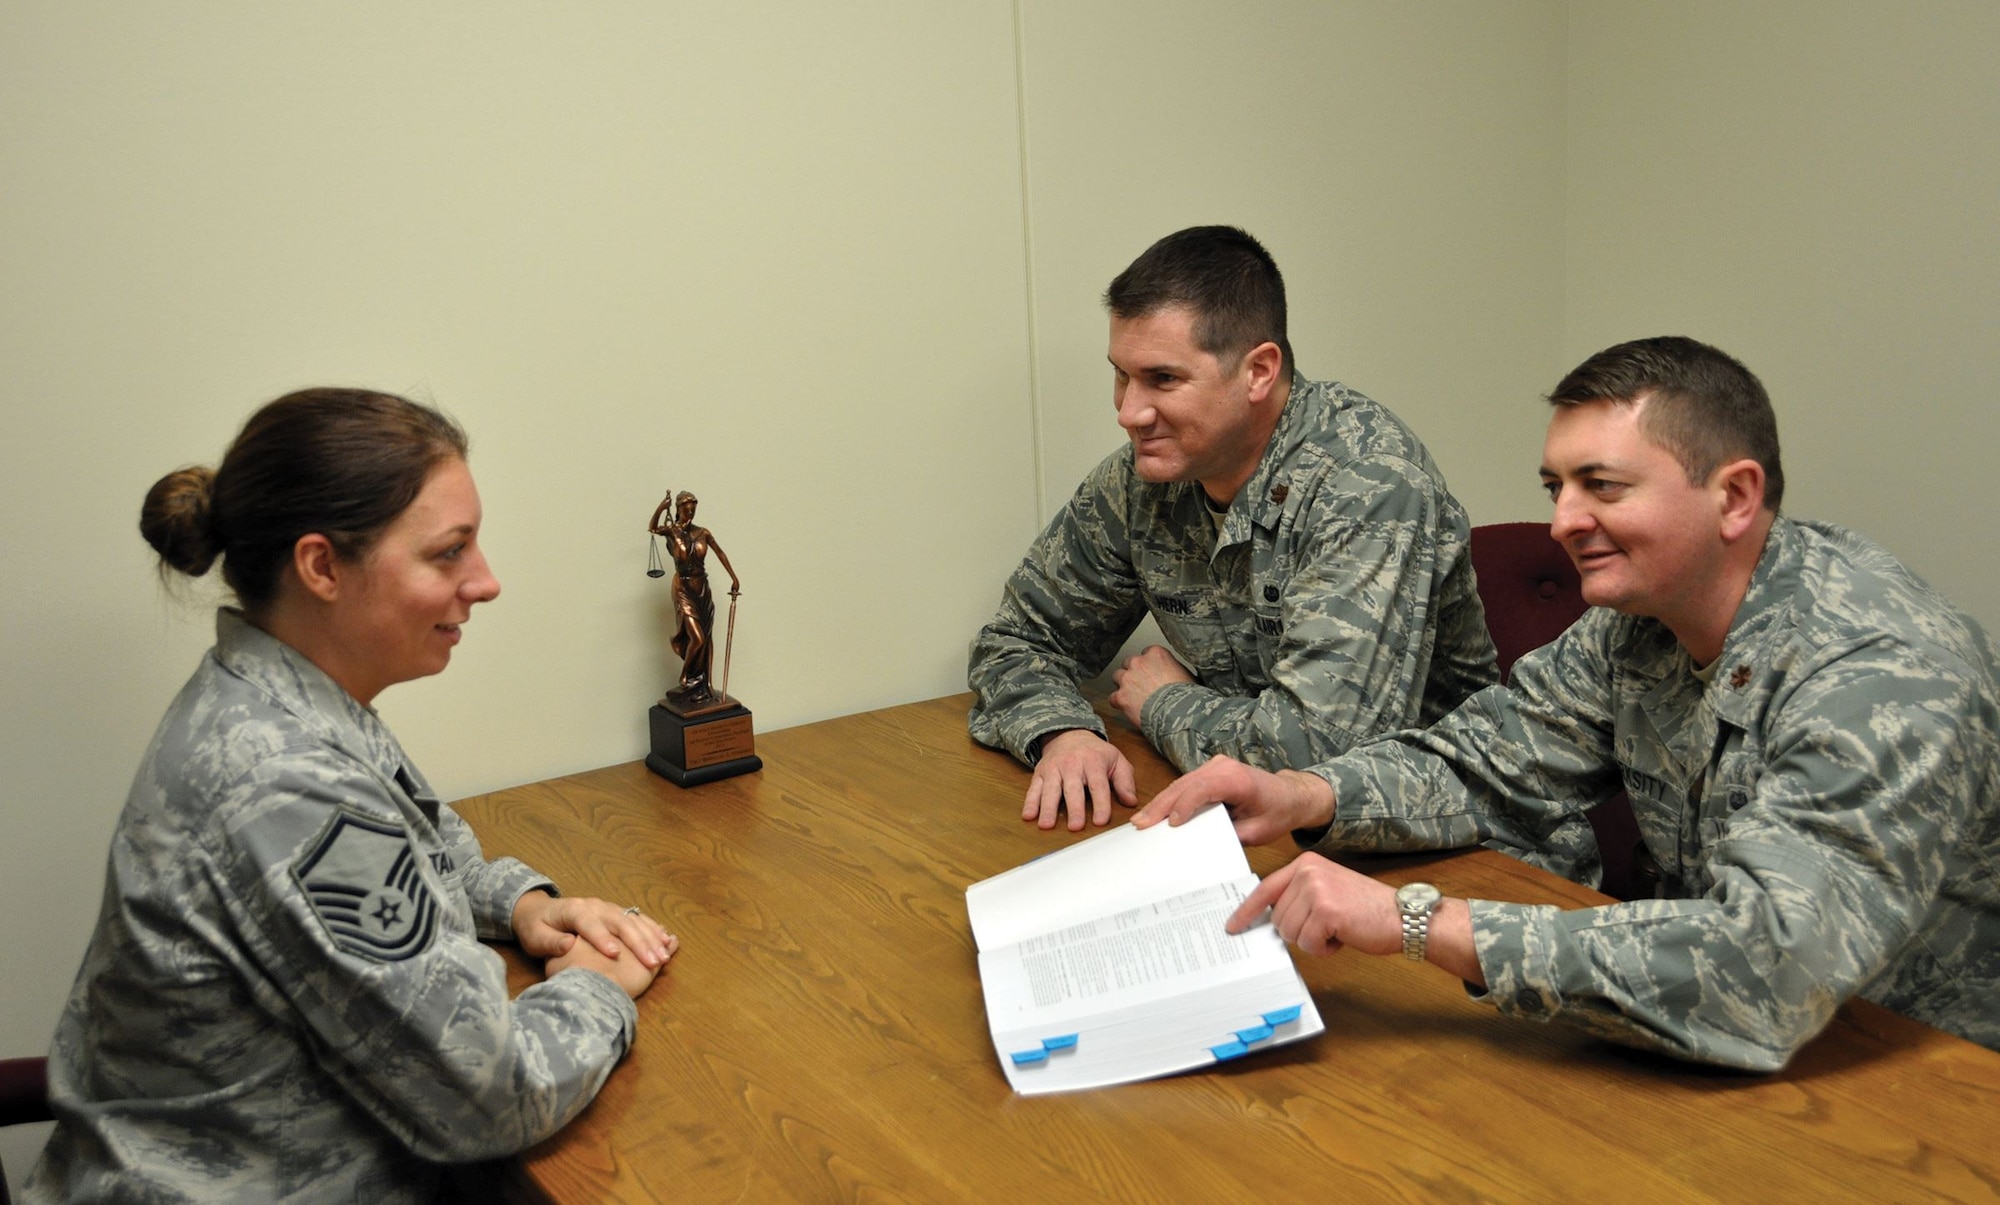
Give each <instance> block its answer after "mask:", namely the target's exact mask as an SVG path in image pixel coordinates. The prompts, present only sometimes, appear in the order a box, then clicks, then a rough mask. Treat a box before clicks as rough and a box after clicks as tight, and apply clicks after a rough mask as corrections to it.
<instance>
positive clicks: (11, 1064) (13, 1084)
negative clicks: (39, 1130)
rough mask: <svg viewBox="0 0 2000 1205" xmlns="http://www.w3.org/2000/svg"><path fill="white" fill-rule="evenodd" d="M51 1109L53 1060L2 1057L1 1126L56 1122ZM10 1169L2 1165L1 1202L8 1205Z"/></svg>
mask: <svg viewBox="0 0 2000 1205" xmlns="http://www.w3.org/2000/svg"><path fill="white" fill-rule="evenodd" d="M54 1118H55V1114H53V1113H51V1112H49V1061H48V1060H47V1059H0V1126H14V1125H26V1124H28V1123H29V1122H32V1121H52V1120H54ZM7 1200H8V1198H7V1172H6V1169H5V1168H0V1205H7Z"/></svg>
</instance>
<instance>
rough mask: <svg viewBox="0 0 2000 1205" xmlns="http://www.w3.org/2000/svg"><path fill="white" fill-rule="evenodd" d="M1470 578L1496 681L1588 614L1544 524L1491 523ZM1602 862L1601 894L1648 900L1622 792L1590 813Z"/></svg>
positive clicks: (1478, 536) (1477, 537) (1480, 532)
mask: <svg viewBox="0 0 2000 1205" xmlns="http://www.w3.org/2000/svg"><path fill="white" fill-rule="evenodd" d="M1472 571H1473V572H1474V573H1475V574H1477V575H1478V577H1479V602H1480V605H1482V606H1483V607H1485V608H1486V628H1487V630H1488V631H1490V632H1491V633H1493V647H1494V648H1495V649H1496V650H1498V652H1499V654H1500V678H1501V680H1502V681H1506V680H1507V679H1508V678H1509V677H1510V676H1511V675H1512V673H1513V670H1514V662H1515V661H1517V660H1519V659H1520V657H1521V654H1523V653H1525V652H1528V651H1529V650H1531V649H1538V648H1540V647H1542V646H1543V645H1545V644H1547V643H1548V642H1549V641H1551V640H1554V639H1555V638H1556V637H1558V636H1560V635H1562V634H1563V632H1564V631H1566V630H1567V629H1568V628H1569V625H1571V624H1573V623H1575V622H1576V620H1577V617H1578V616H1580V615H1582V614H1583V613H1584V611H1585V610H1587V609H1588V607H1587V606H1586V605H1585V603H1584V601H1583V581H1582V579H1581V578H1579V577H1578V576H1577V573H1576V566H1575V565H1572V564H1571V563H1570V559H1569V554H1568V553H1567V552H1564V551H1563V547H1562V545H1560V544H1558V543H1556V542H1555V540H1554V539H1553V538H1551V537H1550V535H1549V526H1548V524H1546V523H1489V524H1487V525H1486V526H1484V527H1475V528H1473V529H1472ZM1587 815H1588V816H1589V819H1590V827H1591V828H1592V829H1594V830H1596V832H1597V847H1598V851H1599V853H1600V854H1601V855H1602V856H1603V858H1604V885H1603V889H1604V893H1605V894H1606V895H1615V896H1617V897H1618V898H1619V899H1621V900H1629V899H1636V898H1639V897H1640V896H1650V895H1651V894H1652V893H1651V892H1650V891H1648V890H1646V889H1645V886H1644V884H1643V883H1642V882H1641V881H1640V879H1639V877H1638V875H1637V873H1636V868H1635V866H1634V864H1633V855H1634V853H1635V851H1636V850H1637V849H1638V847H1639V823H1638V821H1636V820H1634V819H1633V818H1632V804H1631V801H1630V800H1628V799H1626V798H1625V792H1623V791H1620V792H1618V794H1617V795H1615V796H1613V797H1612V798H1610V799H1607V800H1605V801H1604V802H1603V803H1600V804H1598V805H1597V806H1596V807H1594V808H1592V809H1590V811H1589V812H1588V813H1587Z"/></svg>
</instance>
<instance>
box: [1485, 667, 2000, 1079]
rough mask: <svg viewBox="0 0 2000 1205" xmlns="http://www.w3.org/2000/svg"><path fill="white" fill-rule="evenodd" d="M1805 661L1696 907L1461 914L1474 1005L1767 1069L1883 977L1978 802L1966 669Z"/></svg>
mask: <svg viewBox="0 0 2000 1205" xmlns="http://www.w3.org/2000/svg"><path fill="white" fill-rule="evenodd" d="M1815 660H1816V662H1817V664H1815V665H1813V666H1812V667H1811V668H1810V670H1809V672H1808V673H1807V674H1806V675H1805V676H1804V680H1803V681H1800V682H1799V684H1798V686H1797V687H1796V688H1795V689H1793V690H1792V692H1791V694H1790V697H1789V698H1786V699H1783V700H1782V701H1781V702H1780V703H1779V704H1778V706H1777V707H1776V708H1774V710H1773V711H1772V712H1770V713H1768V714H1767V718H1766V720H1765V724H1766V725H1767V728H1768V732H1767V736H1768V738H1769V739H1768V740H1767V742H1766V745H1765V748H1766V749H1767V750H1769V756H1768V760H1767V762H1766V764H1765V765H1764V766H1763V767H1762V773H1761V774H1760V775H1758V776H1757V777H1756V779H1755V781H1754V784H1751V785H1748V786H1746V787H1745V788H1744V789H1743V790H1742V791H1741V793H1740V800H1739V798H1737V796H1736V794H1735V793H1734V792H1732V798H1731V803H1732V806H1733V807H1734V811H1733V812H1732V813H1731V814H1730V815H1729V816H1728V818H1727V819H1726V820H1722V821H1719V822H1717V824H1718V831H1716V832H1714V833H1710V834H1703V835H1702V837H1703V845H1704V846H1705V849H1706V857H1707V873H1708V875H1709V876H1710V879H1711V882H1712V886H1711V887H1710V888H1709V890H1708V891H1707V893H1706V894H1705V895H1704V896H1702V897H1701V898H1699V899H1685V900H1647V901H1640V902H1635V903H1628V904H1617V905H1612V906H1608V907H1603V908H1592V909H1586V910H1583V911H1577V912H1557V911H1555V910H1554V909H1549V908H1530V907H1524V906H1521V905H1514V904H1495V903H1486V902H1478V901H1476V902H1474V904H1473V927H1474V940H1475V943H1476V945H1477V948H1478V953H1479V962H1480V968H1481V970H1482V971H1483V972H1484V973H1485V976H1486V982H1487V992H1486V993H1485V995H1484V996H1483V997H1482V998H1483V999H1485V1000H1487V1001H1488V1002H1490V1003H1492V1004H1494V1005H1495V1006H1497V1007H1498V1008H1499V1009H1500V1010H1501V1011H1502V1012H1506V1013H1510V1014H1515V1015H1519V1016H1526V1017H1533V1018H1537V1019H1558V1018H1559V1019H1562V1020H1564V1021H1567V1022H1571V1023H1574V1024H1578V1025H1581V1026H1583V1027H1585V1028H1587V1029H1589V1030H1591V1031H1593V1032H1596V1033H1598V1034H1600V1035H1602V1036H1605V1037H1608V1038H1611V1039H1614V1040H1617V1041H1621V1042H1625V1043H1628V1044H1632V1045H1639V1046H1646V1047H1651V1048H1655V1049H1659V1050H1664V1051H1667V1052H1670V1053H1672V1054H1675V1055H1678V1056H1680V1057H1682V1058H1688V1059H1695V1060H1700V1061H1703V1062H1711V1063H1721V1064H1726V1065H1728V1066H1733V1067H1743V1068H1748V1069H1752V1070H1760V1071H1772V1070H1776V1069H1778V1068H1780V1067H1782V1066H1784V1064H1785V1062H1786V1061H1787V1060H1788V1059H1789V1058H1790V1057H1791V1055H1792V1053H1793V1052H1794V1051H1796V1050H1797V1049H1798V1048H1799V1047H1800V1046H1801V1045H1803V1044H1804V1043H1805V1042H1806V1041H1807V1040H1808V1039H1810V1038H1811V1037H1812V1036H1813V1035H1814V1034H1817V1033H1818V1032H1819V1031H1820V1029H1822V1028H1823V1027H1824V1026H1825V1025H1826V1023H1827V1021H1828V1020H1829V1018H1831V1017H1832V1015H1833V1012H1834V1010H1835V1009H1836V1008H1837V1007H1839V1005H1840V1004H1841V1002H1843V1001H1844V1000H1846V999H1847V998H1848V997H1850V996H1852V995H1854V994H1856V993H1857V992H1858V991H1860V990H1861V989H1862V988H1863V987H1864V986H1866V985H1868V984H1869V982H1870V981H1871V980H1873V979H1874V978H1875V977H1876V975H1877V974H1878V973H1880V972H1881V971H1882V970H1883V968H1884V967H1885V966H1886V965H1887V964H1888V962H1889V960H1890V958H1891V957H1892V956H1893V955H1894V954H1895V953H1896V952H1897V951H1898V950H1900V949H1901V948H1902V947H1903V945H1904V944H1905V943H1906V942H1907V941H1908V940H1909V939H1910V936H1911V934H1912V933H1913V932H1914V931H1915V930H1916V928H1917V926H1918V924H1919V922H1921V921H1922V920H1923V918H1924V916H1925V914H1926V913H1927V912H1928V911H1929V909H1930V908H1931V906H1932V904H1933V902H1934V900H1935V898H1936V896H1937V892H1938V887H1939V884H1940V882H1941V881H1942V879H1943V876H1944V873H1945V865H1946V858H1947V856H1948V854H1949V852H1950V851H1951V850H1952V849H1953V848H1954V847H1955V846H1956V845H1957V844H1958V842H1959V840H1960V837H1961V835H1962V834H1963V833H1964V832H1965V831H1966V826H1967V825H1968V824H1970V823H1972V822H1973V819H1974V817H1973V810H1974V809H1975V808H1977V807H1978V806H1979V804H1978V802H1977V801H1978V791H1977V782H1976V778H1977V773H1978V771H1977V766H1978V764H1979V762H1978V758H1979V757H1980V747H1981V746H1980V742H1981V739H1982V738H1981V737H1980V735H1979V733H1978V731H1977V729H1978V720H1977V719H1976V718H1975V717H1976V716H1977V715H1978V714H1979V700H1978V697H1977V692H1976V689H1975V688H1974V687H1973V686H1972V685H1971V683H1972V682H1973V681H1974V679H1973V677H1972V676H1971V675H1970V674H1969V673H1968V672H1967V671H1966V669H1965V668H1964V667H1963V666H1953V665H1946V664H1941V663H1940V662H1939V660H1938V659H1937V658H1935V657H1931V656H1927V655H1924V654H1919V653H1917V652H1915V651H1913V650H1911V649H1910V648H1909V647H1908V646H1906V645H1903V644H1901V643H1900V642H1897V641H1895V640H1893V639H1891V638H1881V639H1877V640H1873V641H1868V642H1865V643H1862V644H1860V645H1858V646H1853V647H1845V648H1836V649H1830V650H1822V651H1821V653H1820V654H1819V655H1818V656H1817V658H1815ZM1794 680H1797V679H1796V678H1795V679H1794ZM1988 739H1990V738H1988ZM1968 939H1969V935H1968ZM1957 953H1958V952H1956V951H1950V950H1936V951H1933V954H1934V955H1935V956H1937V957H1938V958H1939V959H1943V960H1949V959H1950V958H1952V957H1954V956H1955V955H1956V954H1957Z"/></svg>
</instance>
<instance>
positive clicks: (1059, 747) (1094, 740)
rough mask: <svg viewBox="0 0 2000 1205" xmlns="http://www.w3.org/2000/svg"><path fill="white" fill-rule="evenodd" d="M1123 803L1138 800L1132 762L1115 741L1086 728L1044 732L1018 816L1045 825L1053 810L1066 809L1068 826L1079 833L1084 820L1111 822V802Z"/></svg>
mask: <svg viewBox="0 0 2000 1205" xmlns="http://www.w3.org/2000/svg"><path fill="white" fill-rule="evenodd" d="M1114 799H1115V800H1117V801H1118V802H1119V803H1120V804H1122V805H1123V806H1125V807H1128V808H1129V807H1135V806H1137V805H1138V802H1139V789H1138V786H1137V785H1136V784H1135V782H1134V781H1133V778H1132V763H1131V762H1129V761H1127V760H1126V758H1125V755H1124V754H1123V753H1120V752H1119V751H1118V748H1117V746H1115V745H1113V744H1112V743H1111V742H1110V741H1107V740H1105V739H1104V738H1103V737H1101V736H1099V735H1097V734H1096V733H1095V732H1092V731H1090V730H1089V729H1087V728H1069V729H1065V730H1064V731H1062V732H1057V733H1054V734H1052V735H1050V736H1047V737H1044V738H1043V740H1042V755H1041V757H1040V759H1039V760H1037V761H1036V762H1035V773H1034V777H1032V778H1030V779H1029V780H1028V794H1027V796H1026V798H1025V799H1023V800H1022V802H1021V819H1023V820H1033V821H1034V822H1035V823H1036V824H1037V825H1039V826H1040V827H1042V828H1045V829H1052V828H1054V827H1055V826H1056V816H1057V814H1058V813H1059V812H1062V811H1065V810H1067V811H1068V812H1069V830H1070V831H1071V832H1073V833H1074V832H1079V831H1081V830H1082V829H1083V824H1084V820H1085V818H1086V817H1088V818H1089V820H1090V823H1092V824H1109V823H1111V803H1112V800H1114Z"/></svg>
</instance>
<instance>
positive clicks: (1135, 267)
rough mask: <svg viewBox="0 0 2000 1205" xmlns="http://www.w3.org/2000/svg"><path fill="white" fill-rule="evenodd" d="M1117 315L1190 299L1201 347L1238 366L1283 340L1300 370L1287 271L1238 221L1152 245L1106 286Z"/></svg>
mask: <svg viewBox="0 0 2000 1205" xmlns="http://www.w3.org/2000/svg"><path fill="white" fill-rule="evenodd" d="M1104 304H1105V307H1106V308H1108V309H1109V310H1110V311H1111V313H1112V316H1113V317H1117V318H1128V319H1129V318H1145V317H1149V316H1151V315H1153V314H1157V313H1159V312H1160V311H1161V310H1165V309H1171V308H1173V307H1175V306H1185V307H1186V308H1187V309H1188V310H1190V311H1191V312H1192V313H1193V314H1194V342H1195V346H1196V347H1199V348H1200V349H1201V350H1203V351H1205V352H1207V353H1208V354H1209V355H1211V356H1214V357H1215V358H1216V361H1217V362H1218V363H1220V364H1222V365H1223V366H1224V367H1225V369H1227V370H1231V371H1233V370H1234V369H1235V367H1236V365H1237V364H1239V363H1241V362H1242V360H1243V356H1244V355H1245V354H1246V353H1247V352H1249V350H1250V349H1251V348H1253V347H1256V346H1257V345H1258V344H1260V343H1275V344H1277V345H1278V351H1279V353H1280V354H1281V355H1283V357H1284V360H1283V363H1282V365H1281V367H1280V372H1281V374H1282V376H1283V378H1284V379H1285V380H1287V381H1289V380H1290V379H1291V376H1292V344H1291V341H1290V340H1289V339H1288V338H1286V335H1285V278H1284V277H1283V276H1282V275H1280V274H1279V272H1278V264H1277V261H1276V260H1274V259H1272V258H1271V253H1270V252H1268V251H1266V250H1264V246H1263V244H1261V243H1259V242H1258V241H1257V240H1256V239H1254V238H1251V237H1250V236H1249V235H1248V234H1246V233H1244V232H1243V231H1241V230H1238V229H1237V228H1236V227H1234V226H1191V227H1189V228H1188V229H1186V230H1182V231H1178V232H1176V233H1174V234H1170V235H1168V236H1167V237H1165V238H1163V239H1161V240H1160V241H1159V242H1157V243H1154V244H1153V245H1152V246H1150V247H1148V248H1146V250H1145V252H1144V253H1143V254H1141V255H1140V256H1139V258H1138V259H1135V260H1133V261H1132V264H1131V266H1130V267H1128V268H1126V269H1125V270H1124V271H1123V272H1120V273H1119V274H1118V275H1117V277H1116V278H1114V279H1113V280H1112V282H1111V287H1110V288H1108V289H1106V290H1104Z"/></svg>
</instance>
